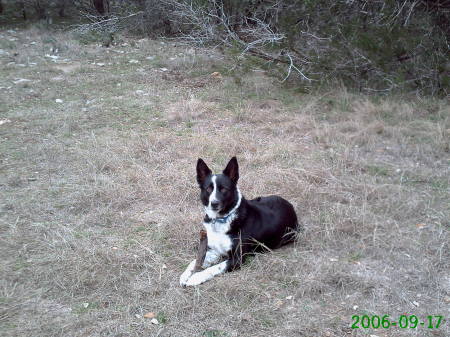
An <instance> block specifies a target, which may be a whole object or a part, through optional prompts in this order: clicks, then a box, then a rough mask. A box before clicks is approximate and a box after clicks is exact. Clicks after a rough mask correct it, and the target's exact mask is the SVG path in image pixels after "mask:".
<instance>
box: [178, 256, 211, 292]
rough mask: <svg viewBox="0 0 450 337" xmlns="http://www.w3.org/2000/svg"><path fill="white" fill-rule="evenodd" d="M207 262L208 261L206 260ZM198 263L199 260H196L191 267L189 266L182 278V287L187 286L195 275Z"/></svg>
mask: <svg viewBox="0 0 450 337" xmlns="http://www.w3.org/2000/svg"><path fill="white" fill-rule="evenodd" d="M205 260H206V258H205ZM196 262H197V260H194V261H192V262H191V263H189V266H187V268H186V270H185V271H184V272H183V274H181V276H180V285H181V286H182V287H184V286H186V283H187V281H188V280H189V278H190V277H191V276H192V274H193V273H194V269H195V263H196Z"/></svg>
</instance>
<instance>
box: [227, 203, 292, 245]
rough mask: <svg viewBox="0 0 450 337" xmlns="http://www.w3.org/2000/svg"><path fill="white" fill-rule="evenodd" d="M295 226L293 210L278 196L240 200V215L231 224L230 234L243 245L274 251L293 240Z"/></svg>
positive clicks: (289, 204)
mask: <svg viewBox="0 0 450 337" xmlns="http://www.w3.org/2000/svg"><path fill="white" fill-rule="evenodd" d="M297 227H298V221H297V215H296V213H295V210H294V207H293V206H292V205H291V203H289V202H288V201H287V200H285V199H283V198H281V197H279V196H275V195H273V196H268V197H259V198H256V199H252V200H243V202H242V205H241V207H240V208H239V216H238V218H237V219H235V220H234V221H233V223H232V224H231V231H230V233H229V234H230V235H231V236H233V237H236V238H237V236H239V240H241V242H242V243H243V244H244V245H252V244H253V245H254V247H252V249H251V250H255V248H256V249H258V248H265V247H266V248H269V249H274V248H278V247H280V246H282V245H285V244H287V243H289V242H292V241H293V240H295V235H296V230H297Z"/></svg>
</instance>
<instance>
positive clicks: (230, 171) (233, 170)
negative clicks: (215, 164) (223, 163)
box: [223, 157, 239, 184]
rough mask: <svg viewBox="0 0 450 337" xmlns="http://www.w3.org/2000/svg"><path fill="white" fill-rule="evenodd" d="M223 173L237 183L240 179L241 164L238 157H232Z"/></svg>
mask: <svg viewBox="0 0 450 337" xmlns="http://www.w3.org/2000/svg"><path fill="white" fill-rule="evenodd" d="M223 174H225V175H226V176H227V177H228V178H230V179H231V181H232V182H233V183H235V184H237V182H238V180H239V166H238V162H237V159H236V157H233V158H231V159H230V161H229V162H228V164H227V167H225V170H223Z"/></svg>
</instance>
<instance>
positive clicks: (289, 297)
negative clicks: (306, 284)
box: [286, 296, 294, 300]
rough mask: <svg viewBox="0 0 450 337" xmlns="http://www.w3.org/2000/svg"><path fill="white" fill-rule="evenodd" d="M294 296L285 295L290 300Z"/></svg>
mask: <svg viewBox="0 0 450 337" xmlns="http://www.w3.org/2000/svg"><path fill="white" fill-rule="evenodd" d="M293 298H294V296H286V299H287V300H292V299H293Z"/></svg>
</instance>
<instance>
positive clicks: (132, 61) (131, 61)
mask: <svg viewBox="0 0 450 337" xmlns="http://www.w3.org/2000/svg"><path fill="white" fill-rule="evenodd" d="M128 63H139V61H138V60H129V61H128Z"/></svg>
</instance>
